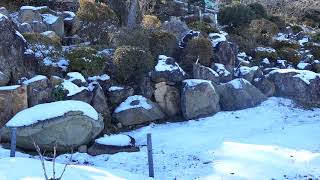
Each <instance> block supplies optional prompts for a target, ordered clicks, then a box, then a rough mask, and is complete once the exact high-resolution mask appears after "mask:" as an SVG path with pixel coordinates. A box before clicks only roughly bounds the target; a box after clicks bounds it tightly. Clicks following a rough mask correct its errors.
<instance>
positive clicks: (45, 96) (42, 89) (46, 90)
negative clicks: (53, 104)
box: [23, 75, 53, 107]
mask: <svg viewBox="0 0 320 180" xmlns="http://www.w3.org/2000/svg"><path fill="white" fill-rule="evenodd" d="M23 84H24V85H26V86H27V89H28V104H29V107H32V106H35V105H37V104H42V103H47V102H50V101H51V100H52V90H53V88H52V87H51V85H50V83H49V79H48V78H47V77H46V76H43V75H37V76H35V77H33V78H31V79H29V80H26V81H24V82H23Z"/></svg>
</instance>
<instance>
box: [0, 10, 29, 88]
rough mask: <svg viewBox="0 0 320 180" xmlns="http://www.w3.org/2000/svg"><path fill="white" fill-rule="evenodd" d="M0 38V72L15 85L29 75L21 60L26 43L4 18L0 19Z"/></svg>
mask: <svg viewBox="0 0 320 180" xmlns="http://www.w3.org/2000/svg"><path fill="white" fill-rule="evenodd" d="M0 37H1V38H0V72H2V73H4V74H5V75H7V76H9V77H10V80H11V82H12V83H16V82H17V81H18V80H19V79H21V78H22V77H26V76H27V75H28V74H29V72H28V69H27V68H26V65H25V63H26V62H24V60H23V56H24V51H25V48H26V42H25V41H24V38H23V37H22V36H21V35H20V33H18V32H17V31H16V29H15V25H14V23H13V22H12V21H11V20H10V19H7V18H5V17H4V16H2V17H0Z"/></svg>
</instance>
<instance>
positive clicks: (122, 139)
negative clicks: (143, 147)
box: [95, 134, 131, 146]
mask: <svg viewBox="0 0 320 180" xmlns="http://www.w3.org/2000/svg"><path fill="white" fill-rule="evenodd" d="M95 142H96V143H98V144H102V145H109V146H130V145H131V139H130V137H129V136H128V135H123V134H118V135H110V136H109V135H106V134H105V135H104V136H103V137H101V138H98V139H96V140H95Z"/></svg>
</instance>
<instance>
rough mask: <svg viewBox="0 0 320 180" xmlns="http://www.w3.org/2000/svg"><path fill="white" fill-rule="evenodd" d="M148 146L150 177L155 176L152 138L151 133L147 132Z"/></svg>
mask: <svg viewBox="0 0 320 180" xmlns="http://www.w3.org/2000/svg"><path fill="white" fill-rule="evenodd" d="M147 146H148V165H149V177H154V168H153V154H152V139H151V134H150V133H148V134H147Z"/></svg>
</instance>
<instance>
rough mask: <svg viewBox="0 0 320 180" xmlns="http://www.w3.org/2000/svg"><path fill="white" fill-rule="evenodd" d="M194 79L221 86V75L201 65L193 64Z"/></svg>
mask: <svg viewBox="0 0 320 180" xmlns="http://www.w3.org/2000/svg"><path fill="white" fill-rule="evenodd" d="M193 78H195V79H204V80H209V81H211V82H212V83H213V85H217V84H219V74H218V73H217V72H215V71H214V70H213V69H211V68H209V67H206V66H202V65H201V64H193Z"/></svg>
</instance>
